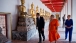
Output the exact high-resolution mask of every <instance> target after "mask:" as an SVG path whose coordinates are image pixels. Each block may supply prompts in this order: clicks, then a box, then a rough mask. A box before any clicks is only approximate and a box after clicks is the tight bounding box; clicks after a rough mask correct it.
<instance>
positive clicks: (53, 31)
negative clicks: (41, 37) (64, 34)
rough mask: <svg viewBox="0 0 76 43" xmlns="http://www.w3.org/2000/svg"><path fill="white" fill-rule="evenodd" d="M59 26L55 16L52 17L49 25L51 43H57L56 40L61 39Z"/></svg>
mask: <svg viewBox="0 0 76 43" xmlns="http://www.w3.org/2000/svg"><path fill="white" fill-rule="evenodd" d="M58 26H59V24H58V20H57V19H54V15H51V18H50V24H49V41H50V42H53V41H55V43H56V40H58V39H59V38H60V36H59V34H58V32H57V30H58Z"/></svg>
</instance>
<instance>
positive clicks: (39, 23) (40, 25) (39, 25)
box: [36, 13, 45, 43]
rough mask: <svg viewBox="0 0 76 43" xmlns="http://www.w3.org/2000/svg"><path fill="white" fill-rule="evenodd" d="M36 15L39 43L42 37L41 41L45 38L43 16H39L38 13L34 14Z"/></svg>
mask: <svg viewBox="0 0 76 43" xmlns="http://www.w3.org/2000/svg"><path fill="white" fill-rule="evenodd" d="M36 17H37V18H36V27H37V29H38V33H39V42H38V43H41V41H42V37H43V41H44V40H45V35H44V25H45V21H44V18H43V17H41V16H40V14H39V13H37V14H36ZM41 36H42V37H41Z"/></svg>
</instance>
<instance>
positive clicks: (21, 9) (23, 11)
mask: <svg viewBox="0 0 76 43" xmlns="http://www.w3.org/2000/svg"><path fill="white" fill-rule="evenodd" d="M24 3H25V0H21V5H20V6H19V12H20V15H25V14H24V13H25V12H26V7H25V6H24Z"/></svg>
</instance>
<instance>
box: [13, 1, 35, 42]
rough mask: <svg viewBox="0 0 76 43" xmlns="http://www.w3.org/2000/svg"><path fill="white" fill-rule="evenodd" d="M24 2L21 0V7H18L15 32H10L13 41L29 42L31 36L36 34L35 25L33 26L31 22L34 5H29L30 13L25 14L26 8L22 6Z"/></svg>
mask: <svg viewBox="0 0 76 43" xmlns="http://www.w3.org/2000/svg"><path fill="white" fill-rule="evenodd" d="M24 3H25V0H21V5H20V6H19V15H18V20H17V26H16V30H14V31H13V32H12V34H13V36H12V38H13V40H25V41H27V40H29V39H30V38H31V36H33V35H34V34H35V33H36V25H35V24H34V21H33V18H32V17H33V16H34V14H35V13H34V5H33V3H32V4H31V9H30V11H31V12H30V13H31V16H32V17H30V16H29V14H27V12H26V7H25V6H24Z"/></svg>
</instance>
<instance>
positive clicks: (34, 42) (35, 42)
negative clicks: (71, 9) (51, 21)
mask: <svg viewBox="0 0 76 43" xmlns="http://www.w3.org/2000/svg"><path fill="white" fill-rule="evenodd" d="M45 28H46V29H45V36H46V40H45V41H44V42H43V43H50V42H49V41H48V26H47V27H45ZM58 32H59V34H60V36H61V37H60V39H59V40H58V41H57V43H68V39H67V40H64V38H65V37H64V36H65V34H64V29H63V28H61V27H59V30H58ZM75 36H76V33H73V39H72V43H76V42H75V41H76V38H75ZM13 43H38V34H36V35H35V36H34V37H32V38H31V39H30V40H29V41H27V42H26V41H19V40H14V41H13ZM52 43H54V42H52Z"/></svg>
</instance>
